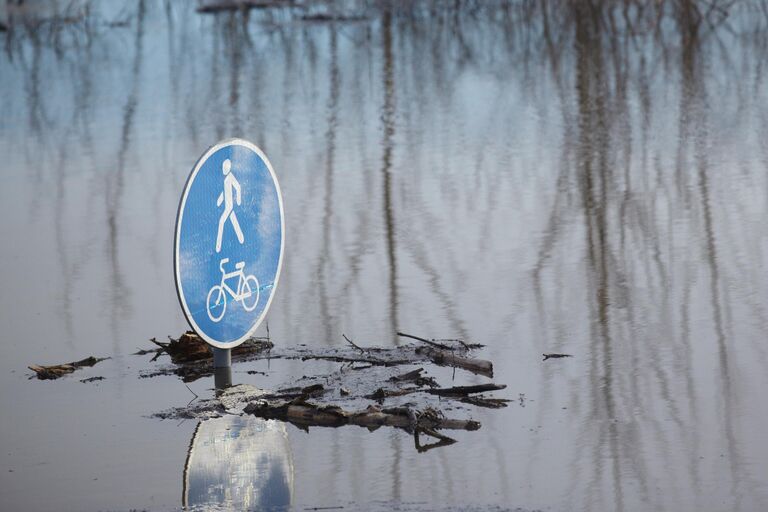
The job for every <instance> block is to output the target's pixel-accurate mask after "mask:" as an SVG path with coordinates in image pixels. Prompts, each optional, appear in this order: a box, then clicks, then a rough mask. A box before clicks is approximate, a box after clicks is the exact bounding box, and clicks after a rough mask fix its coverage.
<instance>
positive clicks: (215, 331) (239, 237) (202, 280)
mask: <svg viewBox="0 0 768 512" xmlns="http://www.w3.org/2000/svg"><path fill="white" fill-rule="evenodd" d="M284 233H285V221H284V218H283V197H282V195H281V193H280V185H279V184H278V182H277V177H276V176H275V172H274V170H273V169H272V165H271V164H270V163H269V160H267V157H266V155H265V154H264V153H263V152H262V151H261V150H260V149H259V148H258V147H256V146H255V145H253V144H251V143H250V142H248V141H245V140H241V139H230V140H225V141H222V142H220V143H218V144H216V145H215V146H213V147H212V148H210V149H209V150H208V151H206V152H205V154H204V155H203V156H202V157H201V158H200V160H198V161H197V163H196V164H195V167H194V169H192V173H191V174H190V175H189V178H188V179H187V184H186V185H185V187H184V192H183V194H182V196H181V203H180V204H179V212H178V214H177V217H176V237H175V244H174V271H175V274H176V290H177V292H178V294H179V301H180V302H181V307H182V309H183V310H184V314H185V315H186V317H187V320H188V321H189V324H190V325H191V326H192V329H194V331H195V332H196V333H197V334H199V335H200V336H201V337H202V338H203V339H204V340H206V341H207V342H208V343H210V344H211V345H213V346H214V347H218V348H233V347H236V346H237V345H239V344H240V343H242V342H243V341H245V340H246V339H247V338H248V336H250V335H251V333H253V331H255V330H256V328H257V327H258V326H259V324H260V323H261V321H262V319H263V318H264V316H265V315H266V314H267V310H268V309H269V305H270V303H271V302H272V297H273V296H274V292H275V289H276V287H277V281H278V278H279V277H280V267H281V266H282V262H283V244H284Z"/></svg>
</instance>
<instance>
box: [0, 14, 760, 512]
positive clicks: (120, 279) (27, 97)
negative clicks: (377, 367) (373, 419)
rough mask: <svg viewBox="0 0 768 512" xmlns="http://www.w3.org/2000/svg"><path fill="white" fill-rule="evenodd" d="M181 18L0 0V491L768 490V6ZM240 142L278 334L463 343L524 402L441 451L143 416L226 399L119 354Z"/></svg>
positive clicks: (185, 498)
mask: <svg viewBox="0 0 768 512" xmlns="http://www.w3.org/2000/svg"><path fill="white" fill-rule="evenodd" d="M591 4H594V5H591ZM196 7H197V4H196V3H192V2H142V1H139V2H125V3H121V2H103V3H101V2H95V3H91V2H83V3H78V2H74V3H67V2H61V3H57V2H52V3H50V4H49V3H42V4H38V3H37V2H24V3H23V4H22V5H20V6H17V5H15V3H13V2H10V3H8V5H6V6H4V7H3V8H0V13H2V16H0V21H2V22H3V24H4V25H3V26H4V28H3V31H2V32H0V49H1V51H0V91H1V92H2V94H1V95H0V107H1V111H2V118H1V119H0V154H2V156H3V158H2V160H0V176H2V180H3V182H2V185H1V186H0V283H1V284H2V286H1V287H0V306H1V307H0V326H1V327H2V332H1V333H0V339H1V340H2V343H1V344H0V389H2V391H0V411H2V412H1V413H0V441H1V442H0V447H1V448H2V449H1V450H0V509H2V510H31V511H36V510H40V511H44V510H129V509H150V510H178V509H182V508H187V509H191V510H198V509H199V510H207V509H209V508H221V509H229V508H232V509H242V508H246V507H250V508H252V509H264V508H267V509H279V510H282V509H285V508H293V509H296V510H305V509H307V508H311V507H344V509H345V510H390V509H393V508H395V507H399V508H400V509H402V510H432V509H445V508H452V509H456V510H464V509H472V510H476V509H480V510H486V509H491V510H495V509H497V508H502V509H505V508H511V509H516V508H517V507H520V508H521V509H524V510H537V509H538V510H551V511H566V510H583V511H592V510H606V511H609V510H707V511H723V510H736V511H759V510H766V509H768V442H766V432H768V400H766V398H765V390H766V389H768V344H767V343H766V332H768V279H766V274H764V272H765V270H766V268H768V228H767V227H766V223H765V221H766V219H767V218H768V143H767V142H766V141H768V85H766V84H767V83H768V82H766V70H767V69H768V5H767V4H766V3H765V2H762V1H759V0H755V1H743V2H735V3H733V2H720V1H714V2H701V3H695V2H688V1H684V0H681V1H675V2H671V1H670V2H665V1H661V2H652V3H645V2H639V3H635V2H630V1H627V2H592V3H587V2H573V3H562V2H510V3H507V2H487V3H486V2H472V1H458V2H452V3H450V5H448V4H444V3H441V2H436V3H431V2H416V3H412V2H371V3H370V4H368V3H344V2H342V3H318V4H313V3H312V4H309V5H308V6H305V7H281V6H278V7H270V8H265V9H254V10H251V11H242V10H236V11H226V12H220V13H201V12H198V11H197V10H196ZM3 9H4V11H3ZM228 137H242V138H245V139H248V140H251V141H253V142H254V143H256V144H257V145H258V146H259V147H261V148H262V149H263V150H264V151H265V152H266V154H267V155H269V158H270V160H271V162H272V164H273V166H274V168H275V171H276V173H277V175H278V177H279V180H280V184H281V187H282V191H283V196H284V207H285V215H286V218H285V226H286V243H285V258H284V262H283V271H282V275H281V279H280V286H279V288H278V289H277V291H276V296H275V299H274V301H273V303H272V306H271V310H270V312H269V315H268V317H267V320H268V326H269V335H270V337H271V339H272V341H273V342H274V343H275V344H276V346H278V347H281V346H296V345H298V344H302V343H303V344H306V345H307V346H309V347H317V348H322V347H336V346H339V347H340V346H345V343H346V342H345V341H344V339H343V338H342V334H346V335H347V336H350V337H351V338H352V339H354V340H355V341H356V342H357V343H358V344H361V345H379V346H395V345H397V344H400V343H404V342H405V341H404V340H403V339H402V338H400V337H398V336H397V335H396V332H398V331H404V332H407V333H413V334H416V335H420V336H425V337H429V338H433V337H434V338H463V339H466V340H471V341H475V342H479V343H483V344H485V345H486V348H485V349H483V351H482V353H481V354H480V356H481V357H484V358H487V359H491V360H493V361H494V363H495V375H494V379H493V380H494V382H497V383H502V384H507V386H508V387H507V389H506V390H504V391H502V392H499V393H497V396H504V397H506V398H511V399H512V400H513V401H512V402H511V403H510V404H509V406H508V407H507V408H504V409H501V410H491V409H481V408H473V407H467V408H464V409H461V410H457V411H455V412H456V414H459V413H462V414H465V415H466V416H468V417H472V418H474V419H476V420H478V421H479V422H480V423H482V428H481V429H480V430H479V431H477V432H461V433H458V434H456V435H455V437H456V439H457V440H458V443H456V444H454V445H451V446H448V447H442V448H439V449H434V450H430V451H428V452H426V453H419V452H418V451H417V450H416V449H415V448H414V439H413V437H412V436H410V435H409V434H408V433H406V432H405V431H401V430H394V429H379V430H376V431H374V432H368V430H366V429H364V428H359V427H352V426H349V427H344V428H338V429H330V428H327V429H322V428H311V429H310V430H309V432H308V433H307V432H304V431H302V430H300V429H298V428H296V427H294V426H292V425H286V424H282V423H279V422H275V421H268V422H265V421H262V420H257V419H255V418H247V417H225V418H221V419H218V420H211V421H209V422H198V421H197V420H187V421H171V420H164V421H161V420H159V419H157V418H152V417H150V416H151V415H152V414H153V413H155V412H157V411H160V410H164V409H167V408H169V407H175V406H184V405H185V404H187V402H189V401H190V400H191V399H194V398H195V396H194V395H193V393H194V394H197V395H199V396H200V397H208V396H211V395H212V390H211V388H213V378H212V377H208V378H203V379H200V380H197V381H195V382H193V383H191V384H190V385H189V388H190V389H189V390H188V389H187V387H186V386H185V385H184V383H183V382H182V381H181V380H179V379H178V378H177V377H175V376H159V377H155V378H140V376H141V375H142V372H143V371H145V370H147V369H148V368H151V367H152V365H154V364H155V363H150V362H149V359H150V357H151V356H135V355H132V354H133V353H134V352H136V351H137V350H138V349H140V348H151V344H150V343H149V341H148V339H149V338H152V337H156V338H157V339H159V340H164V339H165V338H166V336H167V335H171V336H174V337H177V336H178V335H179V334H181V333H182V332H183V331H184V330H185V329H186V328H187V326H186V322H185V320H184V316H183V314H182V312H181V309H180V306H179V303H178V299H177V296H176V291H175V286H174V277H173V266H172V262H173V255H172V249H173V233H174V223H175V219H176V211H177V207H178V203H179V198H180V194H181V191H182V188H183V186H184V183H185V180H186V178H187V176H188V174H189V172H190V170H191V168H192V166H193V165H194V163H195V161H196V160H197V158H198V157H199V156H200V155H202V154H203V152H204V151H205V150H206V149H207V148H208V147H209V146H210V145H212V144H214V143H215V142H217V141H219V140H221V139H224V138H228ZM257 334H258V335H260V336H262V335H265V334H266V325H263V326H262V327H261V328H260V329H259V331H258V333H257ZM552 352H557V353H567V354H571V355H572V356H573V357H571V358H562V359H549V360H547V361H542V354H543V353H552ZM88 355H95V356H98V357H111V359H109V360H107V361H104V362H103V363H99V364H98V365H96V366H94V367H92V368H87V369H83V370H80V371H78V372H76V373H74V374H72V375H70V376H67V377H65V378H63V379H60V380H56V381H42V380H36V379H34V380H30V379H29V377H30V376H31V375H32V373H31V372H30V371H29V370H28V369H27V366H28V365H30V364H55V363H63V362H68V361H76V360H79V359H82V358H84V357H86V356H88ZM308 364H310V363H307V362H302V361H300V360H293V361H255V362H250V363H245V364H240V365H238V364H236V365H235V366H234V368H233V381H235V382H236V383H249V384H252V385H255V386H262V387H269V388H276V387H278V386H281V385H283V384H284V383H286V382H290V381H291V380H292V379H294V378H298V377H301V376H302V375H304V374H305V373H306V372H307V371H308V370H307V365H308ZM314 364H315V365H318V367H319V368H320V369H321V370H323V371H333V370H335V369H338V367H339V364H338V363H331V362H328V363H314ZM249 371H250V372H251V373H248V372H249ZM255 372H262V373H255ZM439 375H440V378H441V380H442V382H447V383H450V382H451V381H452V379H455V380H454V382H455V383H456V384H477V383H481V382H487V379H484V378H482V377H478V376H473V375H471V374H468V373H466V372H463V371H461V370H456V372H455V375H454V372H451V371H445V372H443V373H440V374H439ZM99 376H101V377H104V380H98V381H92V382H81V380H82V379H86V378H90V377H99ZM190 391H191V392H190Z"/></svg>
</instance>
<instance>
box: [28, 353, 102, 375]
mask: <svg viewBox="0 0 768 512" xmlns="http://www.w3.org/2000/svg"><path fill="white" fill-rule="evenodd" d="M106 359H109V358H108V357H102V358H99V357H93V356H90V357H86V358H85V359H82V360H80V361H73V362H71V363H65V364H55V365H52V366H41V365H37V364H31V365H29V366H28V367H27V368H29V369H30V370H32V371H34V372H35V374H36V376H37V378H38V379H41V380H52V379H58V378H59V377H63V376H64V375H67V374H70V373H72V372H74V371H75V370H77V369H78V368H83V367H86V366H93V365H95V364H96V363H100V362H101V361H104V360H106Z"/></svg>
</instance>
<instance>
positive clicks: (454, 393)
mask: <svg viewBox="0 0 768 512" xmlns="http://www.w3.org/2000/svg"><path fill="white" fill-rule="evenodd" d="M343 337H344V339H345V340H346V341H347V344H348V346H346V347H340V348H334V349H328V348H325V349H322V348H321V349H309V348H307V347H305V346H298V347H293V348H284V349H279V350H276V349H271V347H272V345H271V343H270V344H269V348H263V347H262V349H260V350H259V349H254V348H252V349H250V350H248V351H246V352H244V353H242V354H241V356H240V359H239V360H240V361H252V360H259V359H264V358H270V359H294V360H301V361H308V360H320V361H333V362H338V363H341V365H340V367H339V368H338V370H336V371H333V372H332V373H327V374H316V375H309V376H308V375H303V376H301V377H300V378H297V379H295V380H294V381H293V382H292V383H289V384H288V385H287V386H283V387H278V388H277V390H276V391H266V390H263V389H258V388H255V387H253V386H249V385H247V384H241V385H237V386H233V387H229V388H226V389H224V390H221V389H220V390H219V391H218V392H217V396H216V398H212V399H209V400H202V401H193V403H190V404H188V405H187V406H186V407H179V408H175V409H171V410H169V411H165V412H161V413H157V414H156V415H155V417H158V418H163V419H166V418H167V419H171V418H173V419H182V418H197V419H208V418H214V417H218V416H220V415H223V414H241V415H245V414H249V415H253V416H257V417H259V418H262V419H274V420H280V421H284V422H288V423H292V424H294V425H296V426H298V427H299V428H302V429H304V430H306V429H308V428H309V427H340V426H345V425H357V426H362V427H366V428H369V429H371V430H374V429H377V428H379V427H394V428H400V429H404V430H406V431H407V432H409V433H410V434H412V435H413V436H414V443H415V446H416V449H417V450H418V451H426V450H430V449H432V448H436V447H439V446H447V445H449V444H452V443H454V442H456V441H455V440H454V439H452V438H450V437H448V436H446V435H444V434H443V433H441V432H440V431H442V430H477V429H479V428H480V423H479V422H477V421H475V420H473V419H471V418H466V419H463V418H447V417H446V416H445V414H444V413H443V411H442V410H441V409H443V408H444V405H445V404H446V403H450V402H451V401H454V402H461V403H464V404H469V405H472V406H475V407H485V408H500V407H506V406H507V404H508V402H510V400H508V399H505V398H496V397H492V396H487V395H485V393H488V392H493V391H500V390H503V389H506V385H503V384H496V383H493V382H487V383H480V384H471V385H462V386H450V387H441V386H440V385H439V384H438V382H437V380H436V379H435V378H434V377H432V376H430V375H428V373H427V370H426V369H425V367H424V365H425V363H426V364H429V363H431V364H434V365H442V366H454V367H458V368H462V369H464V370H467V371H468V372H471V373H473V374H476V375H483V374H485V375H492V372H493V365H492V363H491V362H490V361H485V360H482V359H476V358H473V357H471V356H470V352H471V350H472V349H471V348H469V346H468V345H466V344H464V343H463V342H461V343H457V341H458V340H451V344H450V345H449V344H445V343H442V342H445V341H446V340H440V341H434V340H426V345H427V346H413V345H407V346H399V347H390V348H381V347H364V346H361V345H359V344H357V343H355V342H354V341H352V340H351V339H350V338H348V337H347V336H343ZM409 337H411V336H409ZM412 338H413V339H416V340H417V341H420V342H422V343H424V339H420V338H417V337H412ZM198 343H200V341H198V339H197V338H196V337H195V336H194V335H191V334H190V333H187V334H185V335H184V336H182V337H180V338H179V340H177V341H176V342H175V343H174V349H173V350H168V351H167V352H168V354H169V355H171V353H172V351H176V350H183V351H184V352H185V353H187V354H191V355H192V358H191V359H192V360H191V361H190V362H188V363H177V364H176V365H175V366H172V367H167V368H164V369H161V370H160V371H159V372H154V373H151V374H149V375H144V376H154V375H163V374H176V375H179V376H180V377H182V380H184V381H185V382H186V381H188V380H193V379H195V378H198V377H200V376H203V375H210V374H211V372H212V368H211V367H212V365H211V361H210V359H209V358H207V359H206V360H205V361H201V360H197V359H195V358H196V357H197V354H201V353H202V351H201V350H198V349H197V348H195V347H196V346H197V344H198ZM433 343H435V344H436V343H440V345H441V346H440V347H436V346H434V345H433ZM183 344H190V345H191V347H190V348H188V349H182V348H181V347H182V345H183ZM169 348H170V346H169ZM270 349H271V350H270ZM234 356H235V353H234V352H233V360H235V359H236V358H235V357H234ZM187 358H189V356H185V358H179V357H178V356H176V358H175V360H176V361H180V360H183V359H187ZM172 359H173V356H172ZM360 363H363V364H362V365H361V364H360ZM414 364H420V366H419V367H417V368H413V369H407V370H406V371H403V370H402V369H400V368H399V367H401V366H404V365H414ZM326 367H327V365H324V366H322V368H323V369H324V368H326ZM247 373H251V371H249V372H247ZM254 373H255V372H254ZM297 382H301V383H302V385H296V383H297ZM385 402H386V405H385ZM449 408H450V407H449ZM457 409H459V410H461V409H464V410H466V409H465V408H462V407H458V408H457ZM424 436H427V437H429V438H431V439H432V440H433V441H432V442H431V443H428V444H424V443H422V440H423V438H424Z"/></svg>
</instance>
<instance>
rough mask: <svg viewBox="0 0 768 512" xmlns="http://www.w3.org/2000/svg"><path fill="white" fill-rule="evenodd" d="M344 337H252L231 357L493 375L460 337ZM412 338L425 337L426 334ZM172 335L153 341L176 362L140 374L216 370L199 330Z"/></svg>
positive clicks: (187, 375) (191, 376)
mask: <svg viewBox="0 0 768 512" xmlns="http://www.w3.org/2000/svg"><path fill="white" fill-rule="evenodd" d="M344 338H345V339H346V341H347V343H348V344H349V345H350V346H349V347H339V348H317V349H311V348H307V347H305V346H301V345H300V346H297V347H288V348H280V349H275V348H273V344H272V343H271V342H270V341H269V340H267V339H259V338H252V339H249V340H246V341H245V342H244V343H243V344H242V345H240V346H238V347H236V348H234V349H232V361H233V362H237V361H239V362H244V361H256V360H260V359H300V360H302V361H307V360H312V359H314V360H322V361H336V362H340V363H350V364H359V363H363V364H365V366H362V367H358V369H365V368H370V367H372V366H385V367H391V366H402V365H410V364H420V363H425V362H431V363H433V364H436V365H438V366H449V367H454V368H461V369H463V370H466V371H469V372H472V373H474V374H477V375H483V376H486V377H493V363H492V362H491V361H487V360H484V359H476V358H473V357H470V356H469V354H470V352H471V351H472V350H473V347H476V346H477V345H467V344H465V343H463V342H461V343H458V340H455V341H457V343H456V344H454V345H453V346H449V345H443V346H444V347H446V348H444V349H438V348H433V346H431V345H429V346H426V347H422V346H415V345H403V346H399V347H388V348H382V347H361V346H359V345H357V344H355V342H353V341H352V340H351V339H349V338H347V337H346V336H344ZM413 338H414V339H416V340H423V338H417V337H413ZM169 339H170V342H169V343H162V342H159V341H157V340H156V339H154V338H153V339H152V340H150V341H152V342H153V343H154V344H156V345H158V346H159V347H160V348H161V349H162V353H167V354H168V355H169V356H170V357H171V362H172V363H174V366H169V367H165V368H160V369H156V370H152V371H148V372H144V373H143V374H142V375H141V376H142V377H144V378H146V377H157V376H161V375H177V376H179V377H181V378H182V379H183V380H184V382H192V381H195V380H197V379H199V378H201V377H207V376H210V375H212V374H213V367H212V365H211V364H210V361H211V359H212V357H213V356H212V354H211V351H210V349H209V347H208V345H207V343H205V341H204V340H203V339H202V338H200V337H199V336H198V335H197V334H194V333H193V332H191V331H190V332H186V333H184V334H183V335H182V336H181V337H179V339H178V340H176V339H173V338H169ZM443 341H447V340H443ZM467 347H469V348H467ZM158 355H159V354H158ZM156 356H157V355H156Z"/></svg>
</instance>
